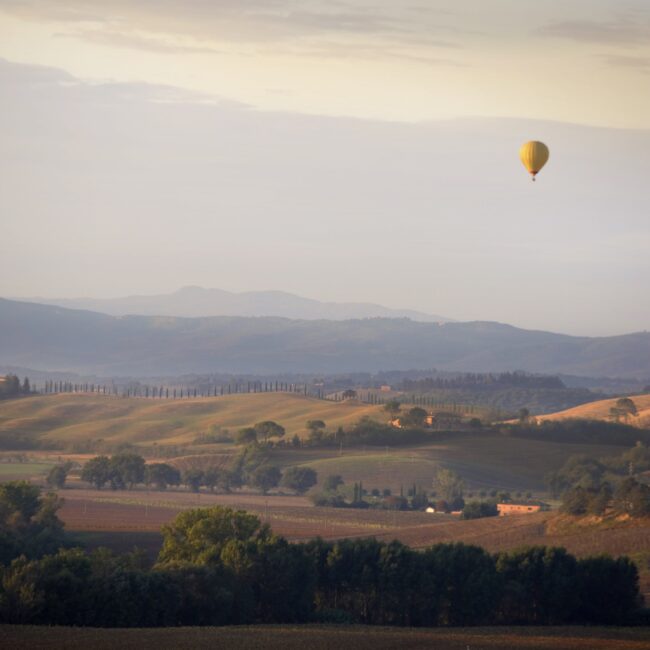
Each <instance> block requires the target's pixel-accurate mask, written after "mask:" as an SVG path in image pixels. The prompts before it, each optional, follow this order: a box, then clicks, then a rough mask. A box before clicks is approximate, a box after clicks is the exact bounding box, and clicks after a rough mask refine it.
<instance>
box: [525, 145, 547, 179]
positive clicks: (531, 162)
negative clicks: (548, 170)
mask: <svg viewBox="0 0 650 650" xmlns="http://www.w3.org/2000/svg"><path fill="white" fill-rule="evenodd" d="M519 157H520V158H521V162H522V163H523V164H524V167H525V168H526V169H527V170H528V173H529V174H530V175H531V176H532V177H533V180H535V176H536V175H537V174H538V173H539V172H540V170H541V169H542V167H544V165H545V164H546V163H547V162H548V157H549V151H548V147H547V146H546V145H545V144H544V143H543V142H537V141H536V140H531V141H530V142H527V143H526V144H525V145H523V146H522V147H521V149H519Z"/></svg>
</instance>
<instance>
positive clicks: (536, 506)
mask: <svg viewBox="0 0 650 650" xmlns="http://www.w3.org/2000/svg"><path fill="white" fill-rule="evenodd" d="M547 509H548V506H546V505H545V504H543V503H541V502H535V503H497V510H498V511H499V517H507V516H509V515H530V514H533V513H534V512H541V511H542V510H547Z"/></svg>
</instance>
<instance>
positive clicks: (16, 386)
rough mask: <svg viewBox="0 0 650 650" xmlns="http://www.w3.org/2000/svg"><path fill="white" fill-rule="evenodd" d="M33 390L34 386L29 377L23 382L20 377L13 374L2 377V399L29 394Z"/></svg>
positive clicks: (0, 379) (0, 394) (0, 380)
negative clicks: (32, 386)
mask: <svg viewBox="0 0 650 650" xmlns="http://www.w3.org/2000/svg"><path fill="white" fill-rule="evenodd" d="M31 392H32V388H31V385H30V383H29V378H28V377H25V379H23V382H22V384H21V383H20V379H19V378H18V377H17V376H16V375H13V374H9V375H6V376H5V377H0V399H11V398H14V397H21V396H22V395H29V394H30V393H31Z"/></svg>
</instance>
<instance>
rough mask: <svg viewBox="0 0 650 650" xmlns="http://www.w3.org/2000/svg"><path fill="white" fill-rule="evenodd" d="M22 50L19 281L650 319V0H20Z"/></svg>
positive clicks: (11, 115)
mask: <svg viewBox="0 0 650 650" xmlns="http://www.w3.org/2000/svg"><path fill="white" fill-rule="evenodd" d="M0 57H2V59H3V61H1V62H0V117H1V118H2V119H0V143H1V145H0V219H1V222H2V223H1V226H2V228H1V230H0V295H4V296H20V295H23V296H27V295H42V296H48V297H54V296H76V295H92V296H98V297H103V296H116V295H122V294H127V293H149V292H165V291H171V290H173V289H176V288H178V287H179V286H182V285H186V284H199V285H203V286H209V287H220V288H224V289H230V290H249V289H284V290H287V291H294V292H297V293H301V294H303V295H307V296H310V297H314V298H320V299H327V300H339V301H343V300H369V301H374V302H381V303H384V304H387V305H389V306H396V307H410V308H415V309H420V310H425V311H426V310H428V311H432V312H436V313H441V314H445V315H447V316H450V317H452V318H458V319H463V320H465V319H467V320H469V319H486V320H488V319H489V320H500V321H505V322H510V323H513V324H516V325H521V326H525V327H530V328H540V329H542V328H543V329H552V330H556V331H564V332H570V333H585V334H602V333H622V332H627V331H633V330H641V329H648V328H650V298H649V297H648V294H647V286H648V285H649V284H650V255H648V250H649V249H650V210H649V209H648V207H649V203H650V201H649V199H650V190H649V189H648V187H649V182H648V178H647V175H648V171H649V170H650V3H648V2H647V0H622V1H616V2H615V1H613V0H564V1H556V0H544V1H543V2H539V1H537V2H533V1H530V0H466V1H463V0H454V1H453V2H452V1H451V0H450V1H447V0H444V1H443V0H441V1H435V0H428V1H427V0H415V1H414V2H395V1H394V0H391V1H388V0H339V1H329V2H317V1H310V0H296V1H295V2H292V1H289V0H212V1H209V0H200V1H199V0H183V1H181V0H156V1H155V2H154V1H153V0H139V1H137V2H136V1H134V0H132V1H127V0H110V1H100V0H32V1H20V0H0ZM532 138H535V139H543V140H545V141H547V143H548V144H549V146H550V148H551V161H550V163H549V165H548V167H547V169H545V170H544V172H543V174H541V175H540V179H539V182H538V183H537V184H532V183H530V182H529V181H528V180H527V178H526V174H525V172H524V170H523V168H522V167H521V165H520V163H519V161H518V159H517V150H518V148H519V145H520V144H521V143H522V142H523V141H525V140H528V139H532Z"/></svg>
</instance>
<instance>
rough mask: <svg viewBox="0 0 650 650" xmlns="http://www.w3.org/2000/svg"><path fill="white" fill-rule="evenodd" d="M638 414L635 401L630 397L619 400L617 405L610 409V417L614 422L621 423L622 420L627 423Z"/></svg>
mask: <svg viewBox="0 0 650 650" xmlns="http://www.w3.org/2000/svg"><path fill="white" fill-rule="evenodd" d="M638 413H639V412H638V410H637V408H636V404H635V403H634V400H631V399H630V398H629V397H621V398H619V399H617V400H616V405H615V406H612V408H610V409H609V416H610V417H611V418H612V420H614V422H620V421H621V420H624V421H625V422H627V421H628V420H629V419H630V417H634V416H636V415H638Z"/></svg>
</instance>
